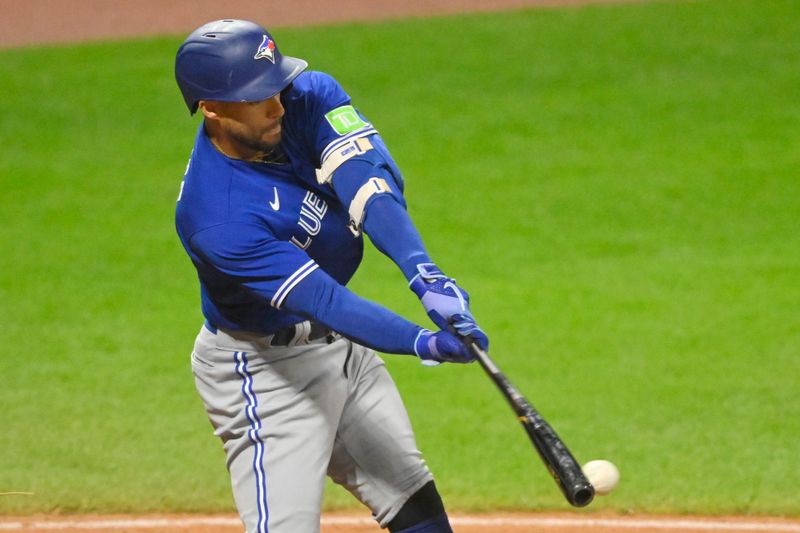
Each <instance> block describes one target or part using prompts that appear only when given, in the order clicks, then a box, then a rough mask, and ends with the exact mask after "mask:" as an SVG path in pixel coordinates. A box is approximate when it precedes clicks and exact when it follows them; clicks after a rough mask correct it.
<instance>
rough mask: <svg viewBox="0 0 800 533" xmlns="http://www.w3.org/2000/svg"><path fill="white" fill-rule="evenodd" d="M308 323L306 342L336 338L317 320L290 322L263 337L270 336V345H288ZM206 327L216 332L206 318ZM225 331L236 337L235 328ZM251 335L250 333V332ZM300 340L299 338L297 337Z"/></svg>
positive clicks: (330, 341)
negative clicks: (288, 324) (290, 323)
mask: <svg viewBox="0 0 800 533" xmlns="http://www.w3.org/2000/svg"><path fill="white" fill-rule="evenodd" d="M306 324H310V325H311V327H310V329H309V331H308V336H307V337H306V340H307V342H310V341H315V340H319V339H321V338H323V337H326V338H327V341H328V344H330V343H332V342H333V341H335V340H336V338H337V337H338V335H337V334H336V332H334V331H333V330H332V329H330V328H328V327H327V326H325V325H324V324H320V323H319V322H310V321H306V322H300V323H298V324H292V325H291V326H286V327H285V328H283V329H279V330H278V331H276V332H275V333H269V334H265V335H264V337H269V336H272V339H270V341H269V344H270V346H289V344H291V342H292V341H293V340H295V339H296V338H297V337H299V336H300V335H301V334H302V333H303V331H304V330H305V329H306V327H305V325H306ZM205 325H206V329H208V330H209V331H210V332H211V333H216V332H217V330H218V328H217V327H216V326H215V325H214V324H212V323H211V322H209V321H208V320H206V323H205ZM224 331H225V333H227V334H229V335H231V336H232V337H236V330H228V329H226V330H224ZM251 335H252V333H251ZM297 340H300V339H297Z"/></svg>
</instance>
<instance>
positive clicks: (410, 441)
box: [328, 344, 432, 524]
mask: <svg viewBox="0 0 800 533" xmlns="http://www.w3.org/2000/svg"><path fill="white" fill-rule="evenodd" d="M348 373H349V374H350V375H349V377H350V379H351V391H350V396H349V397H348V401H347V404H346V406H345V410H344V412H343V415H342V421H341V423H340V425H339V432H338V433H337V435H336V442H335V445H334V450H333V456H332V459H331V464H330V466H329V469H328V473H329V475H330V476H331V478H332V479H333V480H334V481H335V482H336V483H339V484H341V485H343V486H344V487H345V488H347V489H348V490H350V491H351V492H352V493H353V494H354V495H355V496H356V497H357V498H358V499H359V500H361V501H362V502H363V503H364V504H366V505H367V506H368V507H369V508H370V509H371V510H372V512H373V513H374V514H375V516H376V518H377V519H378V521H379V522H381V524H385V523H386V522H388V520H391V518H392V517H393V516H394V515H395V514H396V513H397V512H398V511H399V510H400V508H401V507H402V505H403V503H405V501H406V500H407V499H408V498H409V497H410V496H411V495H412V494H414V492H416V491H417V490H418V489H419V488H420V487H422V486H423V485H424V484H425V483H427V482H428V481H430V480H431V479H432V476H431V474H430V471H429V470H428V468H427V466H426V465H425V462H424V460H423V458H422V454H421V453H420V451H419V449H418V448H417V443H416V439H415V438H414V433H413V430H412V428H411V422H410V420H409V417H408V413H407V411H406V408H405V406H404V405H403V401H402V399H401V398H400V393H399V392H398V390H397V387H396V385H395V383H394V381H393V380H392V378H391V376H390V375H389V373H388V371H387V370H386V367H385V365H384V364H383V361H382V360H381V359H380V358H379V357H378V356H377V355H376V354H375V353H374V352H372V350H369V349H367V348H364V347H362V346H359V345H356V344H354V345H353V353H352V354H351V357H350V360H349V364H348Z"/></svg>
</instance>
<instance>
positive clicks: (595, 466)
mask: <svg viewBox="0 0 800 533" xmlns="http://www.w3.org/2000/svg"><path fill="white" fill-rule="evenodd" d="M583 473H584V475H585V476H586V478H587V479H588V480H589V483H591V484H592V486H593V487H594V492H595V494H599V495H600V496H605V495H606V494H608V493H609V492H611V491H612V490H614V489H615V488H616V486H617V483H619V470H618V469H617V467H616V466H615V465H614V463H612V462H611V461H606V460H604V459H596V460H594V461H589V462H588V463H586V464H585V465H583Z"/></svg>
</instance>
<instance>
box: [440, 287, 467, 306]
mask: <svg viewBox="0 0 800 533" xmlns="http://www.w3.org/2000/svg"><path fill="white" fill-rule="evenodd" d="M444 288H445V289H453V292H454V293H456V298H458V303H459V305H461V310H462V311H466V310H467V302H466V301H465V300H464V296H463V295H462V294H461V291H460V290H458V287H457V286H456V285H455V284H454V283H451V282H449V281H447V282H445V284H444Z"/></svg>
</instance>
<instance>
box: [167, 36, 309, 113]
mask: <svg viewBox="0 0 800 533" xmlns="http://www.w3.org/2000/svg"><path fill="white" fill-rule="evenodd" d="M307 66H308V63H306V62H305V61H303V60H302V59H297V58H294V57H288V56H285V55H282V54H281V53H280V52H279V51H278V48H277V47H276V46H275V41H273V40H272V36H271V35H270V34H269V32H268V31H267V30H266V29H265V28H263V27H261V26H259V25H258V24H256V23H254V22H249V21H246V20H217V21H214V22H209V23H208V24H204V25H203V26H200V27H199V28H197V29H196V30H195V31H194V32H192V34H191V35H189V37H187V38H186V40H185V41H184V42H183V44H182V45H181V47H180V48H179V49H178V54H177V56H176V57H175V79H176V80H177V81H178V87H180V89H181V93H183V99H184V100H185V101H186V106H187V107H188V108H189V111H190V112H191V113H192V114H194V113H195V111H197V104H198V102H199V101H200V100H221V101H224V102H258V101H260V100H265V99H267V98H270V97H272V96H275V95H276V94H278V93H279V92H281V91H282V90H283V89H285V88H286V87H287V86H288V85H289V84H290V83H292V80H294V79H295V78H296V77H297V76H298V75H299V74H300V73H301V72H303V71H304V70H305V69H306V67H307Z"/></svg>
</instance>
